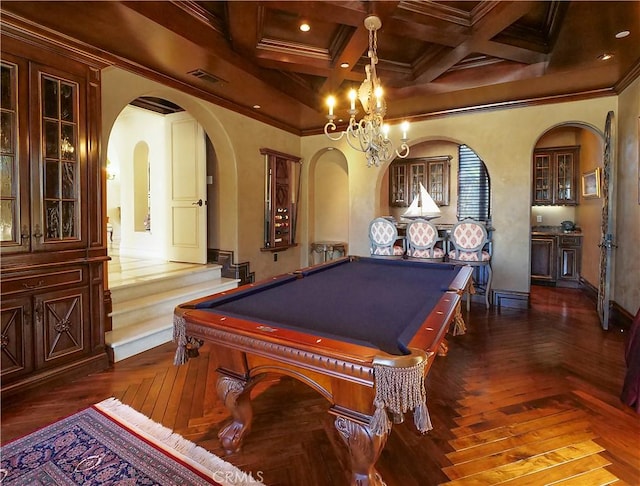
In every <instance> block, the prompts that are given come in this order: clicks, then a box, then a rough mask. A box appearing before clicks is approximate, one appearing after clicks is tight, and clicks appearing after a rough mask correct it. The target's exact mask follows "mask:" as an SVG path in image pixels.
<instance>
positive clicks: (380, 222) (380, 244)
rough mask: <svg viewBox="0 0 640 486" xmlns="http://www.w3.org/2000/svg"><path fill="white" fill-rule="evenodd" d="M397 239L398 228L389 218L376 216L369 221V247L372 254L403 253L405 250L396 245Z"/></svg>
mask: <svg viewBox="0 0 640 486" xmlns="http://www.w3.org/2000/svg"><path fill="white" fill-rule="evenodd" d="M397 239H398V229H397V228H396V225H395V224H393V223H392V222H391V221H389V220H388V219H385V218H376V219H374V220H373V221H371V223H369V247H370V251H371V254H372V255H379V256H392V255H396V256H398V255H402V253H403V252H402V251H399V250H398V247H396V246H395V245H394V243H395V242H396V240H397ZM400 250H402V249H400Z"/></svg>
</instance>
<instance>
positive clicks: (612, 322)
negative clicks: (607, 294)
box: [609, 301, 633, 331]
mask: <svg viewBox="0 0 640 486" xmlns="http://www.w3.org/2000/svg"><path fill="white" fill-rule="evenodd" d="M609 305H610V307H609V326H610V327H617V328H618V329H624V330H625V331H629V330H631V323H632V322H633V315H631V313H630V312H628V311H627V310H625V309H624V308H622V307H620V305H618V303H617V302H615V301H611V303H610V304H609Z"/></svg>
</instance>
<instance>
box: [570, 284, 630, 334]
mask: <svg viewBox="0 0 640 486" xmlns="http://www.w3.org/2000/svg"><path fill="white" fill-rule="evenodd" d="M580 285H581V288H582V291H583V292H584V293H585V295H586V296H587V297H589V300H591V301H592V302H593V306H594V307H595V308H596V309H597V308H598V288H597V287H595V286H593V285H592V284H591V283H590V282H587V281H586V280H585V279H583V278H582V277H581V278H580ZM632 322H633V315H631V313H630V312H628V311H627V310H626V309H624V308H623V307H621V306H620V305H619V304H618V303H617V302H616V301H615V300H612V301H610V302H609V327H616V328H618V329H624V330H625V331H628V330H629V329H631V323H632Z"/></svg>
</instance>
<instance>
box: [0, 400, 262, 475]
mask: <svg viewBox="0 0 640 486" xmlns="http://www.w3.org/2000/svg"><path fill="white" fill-rule="evenodd" d="M0 462H1V465H0V484H1V485H2V486H5V485H33V484H38V485H47V486H48V485H65V486H66V485H96V486H97V485H101V486H102V485H114V486H115V485H118V486H125V485H126V486H130V485H131V486H133V485H136V486H138V485H144V486H146V485H161V486H172V485H176V486H178V485H180V486H182V485H190V486H197V485H210V484H213V485H218V486H257V485H262V484H263V483H262V482H261V481H259V480H258V479H254V478H253V477H252V476H251V475H250V474H248V473H245V472H242V471H240V470H239V469H238V468H236V467H235V466H233V465H232V464H229V463H227V462H225V461H223V460H222V459H220V458H219V457H217V456H215V455H213V454H211V453H210V452H208V451H207V450H205V449H203V448H202V447H199V446H197V445H196V444H194V443H193V442H190V441H188V440H186V439H184V438H183V437H181V436H180V435H178V434H175V433H173V432H172V431H171V430H170V429H168V428H166V427H164V426H162V425H160V424H158V423H155V422H153V421H152V420H150V419H149V418H147V417H146V416H144V415H143V414H141V413H139V412H137V411H136V410H134V409H133V408H131V407H129V406H127V405H124V404H122V403H120V402H119V401H118V400H116V399H115V398H109V399H107V400H105V401H103V402H100V403H98V404H96V405H94V406H92V407H90V408H87V409H85V410H82V411H80V412H78V413H76V414H73V415H71V416H69V417H67V418H65V419H62V420H60V421H58V422H56V423H54V424H52V425H49V426H47V427H45V428H43V429H40V430H37V431H36V432H33V433H32V434H29V435H27V436H25V437H23V438H20V439H16V440H14V441H12V442H9V443H7V444H5V445H4V446H2V448H0Z"/></svg>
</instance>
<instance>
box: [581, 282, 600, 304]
mask: <svg viewBox="0 0 640 486" xmlns="http://www.w3.org/2000/svg"><path fill="white" fill-rule="evenodd" d="M580 288H581V289H582V291H583V292H584V293H585V295H586V296H587V297H589V300H591V301H592V302H593V305H594V306H596V307H597V305H598V288H597V287H594V286H593V285H591V283H590V282H587V281H586V280H585V279H583V278H582V277H580Z"/></svg>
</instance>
